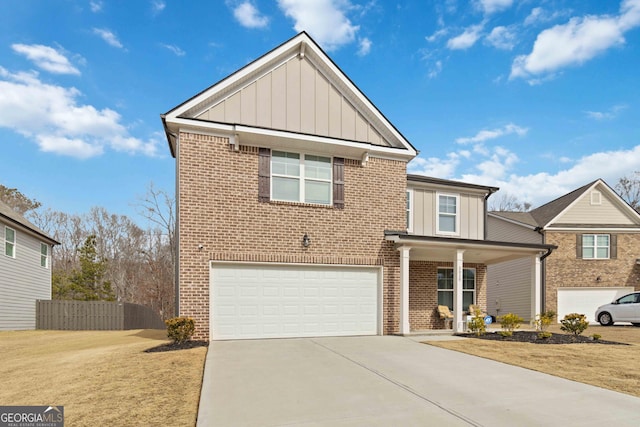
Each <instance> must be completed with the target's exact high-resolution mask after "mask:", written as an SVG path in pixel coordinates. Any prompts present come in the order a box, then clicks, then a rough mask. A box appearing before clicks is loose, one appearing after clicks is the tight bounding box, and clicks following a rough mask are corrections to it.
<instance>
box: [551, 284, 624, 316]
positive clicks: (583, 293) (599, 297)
mask: <svg viewBox="0 0 640 427" xmlns="http://www.w3.org/2000/svg"><path fill="white" fill-rule="evenodd" d="M633 290H634V288H632V287H609V288H564V289H563V288H559V289H558V322H559V321H560V320H562V319H563V318H564V316H565V315H567V314H570V313H580V314H584V315H585V316H586V317H587V320H588V321H589V323H597V319H596V318H595V317H594V315H595V312H596V309H597V308H598V307H599V306H601V305H604V304H608V303H610V302H611V301H613V300H614V299H616V298H618V297H621V296H623V295H626V294H628V293H631V292H633Z"/></svg>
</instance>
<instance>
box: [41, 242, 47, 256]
mask: <svg viewBox="0 0 640 427" xmlns="http://www.w3.org/2000/svg"><path fill="white" fill-rule="evenodd" d="M48 249H49V247H48V246H47V245H45V244H44V243H40V253H41V254H42V255H44V256H47V253H48V252H49V251H48Z"/></svg>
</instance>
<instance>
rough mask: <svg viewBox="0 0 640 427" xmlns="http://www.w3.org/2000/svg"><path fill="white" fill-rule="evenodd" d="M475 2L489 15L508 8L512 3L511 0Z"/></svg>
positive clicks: (478, 0) (482, 0) (481, 0)
mask: <svg viewBox="0 0 640 427" xmlns="http://www.w3.org/2000/svg"><path fill="white" fill-rule="evenodd" d="M475 4H476V7H477V8H478V9H480V10H482V11H483V12H484V13H485V14H486V15H491V14H493V13H496V12H502V11H503V10H506V9H509V8H510V7H511V5H512V4H513V0H477V1H476V2H475Z"/></svg>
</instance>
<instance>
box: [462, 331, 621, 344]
mask: <svg viewBox="0 0 640 427" xmlns="http://www.w3.org/2000/svg"><path fill="white" fill-rule="evenodd" d="M456 335H458V336H461V337H466V338H476V339H481V340H491V341H511V342H528V343H532V344H610V345H629V344H625V343H619V342H615V341H606V340H602V339H600V340H594V339H593V338H591V337H589V336H584V335H573V334H553V333H552V334H551V336H550V337H549V338H538V332H533V331H514V332H513V336H510V337H503V336H502V335H500V334H499V333H497V332H487V333H486V334H484V335H480V336H477V335H475V334H473V333H466V334H456Z"/></svg>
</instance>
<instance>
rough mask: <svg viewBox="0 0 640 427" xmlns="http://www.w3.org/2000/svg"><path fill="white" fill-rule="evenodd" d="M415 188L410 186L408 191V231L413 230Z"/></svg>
mask: <svg viewBox="0 0 640 427" xmlns="http://www.w3.org/2000/svg"><path fill="white" fill-rule="evenodd" d="M413 194H414V193H413V189H412V188H409V189H407V192H406V198H407V200H406V213H407V215H406V217H407V232H409V233H411V232H413Z"/></svg>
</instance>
